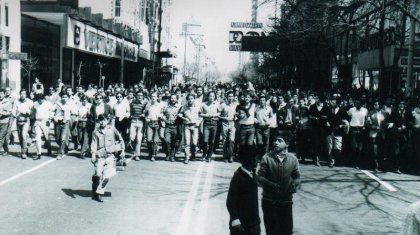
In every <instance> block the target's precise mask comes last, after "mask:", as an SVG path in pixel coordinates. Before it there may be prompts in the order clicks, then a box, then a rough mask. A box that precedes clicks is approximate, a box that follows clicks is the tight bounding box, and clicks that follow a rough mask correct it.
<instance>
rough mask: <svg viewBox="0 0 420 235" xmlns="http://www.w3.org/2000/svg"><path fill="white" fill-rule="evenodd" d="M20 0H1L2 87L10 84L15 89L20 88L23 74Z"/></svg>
mask: <svg viewBox="0 0 420 235" xmlns="http://www.w3.org/2000/svg"><path fill="white" fill-rule="evenodd" d="M15 12H20V2H19V1H14V0H0V46H1V61H0V64H1V73H0V76H1V82H0V87H2V88H4V87H5V86H10V87H11V88H12V89H13V90H14V91H17V90H19V89H20V85H21V84H20V76H21V59H22V58H21V57H20V46H21V29H20V24H21V19H20V15H19V14H14V13H15Z"/></svg>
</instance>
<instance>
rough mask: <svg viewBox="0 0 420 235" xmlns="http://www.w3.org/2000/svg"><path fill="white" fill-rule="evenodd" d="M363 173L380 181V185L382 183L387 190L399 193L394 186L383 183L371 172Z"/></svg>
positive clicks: (364, 171)
mask: <svg viewBox="0 0 420 235" xmlns="http://www.w3.org/2000/svg"><path fill="white" fill-rule="evenodd" d="M361 171H362V172H363V173H365V174H366V175H367V176H369V177H370V178H372V179H374V180H376V181H378V183H380V184H381V185H382V186H384V187H385V188H387V189H388V190H389V191H391V192H396V191H398V190H397V189H396V188H394V187H393V186H392V185H390V184H389V183H387V182H384V181H382V180H381V179H379V178H378V177H376V176H375V175H374V174H372V173H370V172H369V171H366V170H361Z"/></svg>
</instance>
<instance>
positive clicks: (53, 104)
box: [0, 80, 420, 173]
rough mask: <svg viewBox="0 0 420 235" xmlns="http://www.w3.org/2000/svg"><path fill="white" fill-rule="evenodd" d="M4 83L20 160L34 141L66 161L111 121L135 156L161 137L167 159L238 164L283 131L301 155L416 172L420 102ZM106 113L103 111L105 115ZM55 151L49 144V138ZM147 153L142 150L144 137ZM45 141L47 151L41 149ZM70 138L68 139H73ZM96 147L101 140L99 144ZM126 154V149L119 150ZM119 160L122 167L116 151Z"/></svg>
mask: <svg viewBox="0 0 420 235" xmlns="http://www.w3.org/2000/svg"><path fill="white" fill-rule="evenodd" d="M11 94H12V91H11V89H10V88H6V89H2V90H0V114H1V116H0V152H1V154H3V155H4V156H6V155H7V154H8V152H9V144H11V143H17V142H18V143H19V144H20V149H21V154H20V157H21V158H22V159H26V158H27V156H28V146H31V145H32V144H35V145H36V153H35V154H32V153H31V155H33V159H34V160H37V159H40V158H41V155H42V152H43V149H45V150H46V152H47V155H52V154H54V156H56V157H57V159H63V158H64V157H65V156H66V154H67V153H68V151H69V147H70V146H71V147H72V149H74V150H78V151H79V153H80V158H85V157H87V156H90V155H91V154H92V151H93V150H92V142H93V141H92V139H94V136H95V135H94V131H95V130H96V129H98V127H99V126H100V122H101V121H102V120H104V119H106V120H107V124H108V125H110V126H113V127H115V129H116V130H117V131H118V133H119V134H120V136H121V140H122V141H123V143H124V146H125V149H126V150H128V151H132V159H133V160H136V161H139V160H140V159H142V158H143V159H148V160H151V161H155V160H156V156H157V153H158V144H160V145H161V151H163V152H164V153H165V155H166V157H165V160H167V161H176V160H177V159H178V158H179V157H180V154H178V155H176V154H177V153H180V152H183V153H184V154H183V156H182V161H183V162H184V163H185V164H188V163H189V161H192V160H203V161H207V162H210V161H212V160H214V156H213V153H214V152H215V151H218V150H219V149H220V150H221V152H222V155H223V159H222V160H223V161H225V162H233V161H234V160H235V157H236V153H237V152H238V149H239V148H241V146H244V145H247V146H254V148H255V149H256V151H257V158H258V159H261V157H262V156H263V155H264V154H265V153H266V152H267V151H268V150H269V149H271V148H272V146H270V145H271V144H269V143H270V139H272V138H273V137H274V136H275V135H280V136H282V137H283V138H284V139H285V140H286V142H287V145H288V149H289V151H290V152H295V153H296V156H297V157H298V159H299V160H300V161H307V160H311V161H312V162H313V163H314V164H315V165H317V166H321V163H324V162H327V165H328V166H329V167H334V166H335V165H337V164H341V165H349V166H352V167H356V168H359V167H363V168H372V169H374V170H376V171H379V170H389V171H396V172H397V173H401V171H406V172H408V173H420V159H419V158H420V145H419V143H420V103H419V100H418V99H415V98H412V99H405V98H403V97H389V98H388V99H385V100H379V99H377V98H375V97H374V96H369V95H366V94H357V95H349V94H343V93H342V92H339V91H335V92H328V93H325V92H324V93H316V92H311V91H301V90H298V89H294V90H291V89H290V90H280V89H274V88H263V87H259V88H258V87H254V86H253V84H252V83H250V82H248V83H246V84H232V83H226V84H206V85H204V86H197V85H185V84H182V85H177V86H172V87H167V86H164V87H153V88H151V89H146V88H145V87H144V86H143V85H142V84H141V83H139V84H135V85H133V86H130V87H124V86H123V85H122V84H112V85H109V86H108V87H106V88H104V87H97V86H95V85H93V84H90V85H88V86H87V88H86V89H85V87H83V86H77V87H76V88H75V90H73V88H72V87H71V86H66V85H64V84H63V83H62V82H61V81H60V80H58V81H57V83H56V84H55V85H54V86H51V87H49V88H48V90H47V89H44V86H43V84H42V83H40V82H39V80H36V82H35V84H34V85H33V86H32V89H31V90H30V91H28V90H25V89H22V90H20V91H19V97H13V96H12V95H11ZM99 117H101V118H99ZM52 135H53V136H54V140H55V142H56V144H57V145H58V150H57V151H58V152H57V153H53V152H52V149H51V146H52V144H51V139H52V138H51V136H52ZM143 142H145V143H146V150H147V156H142V154H141V149H142V147H143V146H142V143H143ZM43 143H44V144H45V148H43ZM70 143H72V145H70ZM95 144H96V142H95ZM120 152H121V151H120ZM120 155H121V156H119V158H120V160H119V164H122V165H124V164H125V156H124V154H120Z"/></svg>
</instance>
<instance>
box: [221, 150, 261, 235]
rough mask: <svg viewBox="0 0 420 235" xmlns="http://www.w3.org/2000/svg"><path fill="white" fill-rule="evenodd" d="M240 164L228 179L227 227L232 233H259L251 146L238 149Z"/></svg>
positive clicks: (255, 181)
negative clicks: (228, 218) (230, 178)
mask: <svg viewBox="0 0 420 235" xmlns="http://www.w3.org/2000/svg"><path fill="white" fill-rule="evenodd" d="M239 159H240V162H241V164H242V166H241V167H239V168H238V169H237V170H236V171H235V173H234V175H233V177H232V180H231V181H230V186H229V191H228V195H227V200H226V206H227V209H228V211H229V214H230V220H229V228H230V234H232V235H242V234H247V235H259V234H260V233H261V228H260V223H261V220H260V216H259V209H258V183H257V178H256V175H255V168H256V167H257V161H256V158H255V151H254V147H253V146H246V145H245V146H242V147H241V148H240V149H239Z"/></svg>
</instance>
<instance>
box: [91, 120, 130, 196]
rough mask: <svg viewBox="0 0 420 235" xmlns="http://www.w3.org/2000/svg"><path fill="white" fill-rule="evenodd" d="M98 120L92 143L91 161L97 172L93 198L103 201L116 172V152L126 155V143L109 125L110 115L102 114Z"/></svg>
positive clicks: (93, 185) (93, 186)
mask: <svg viewBox="0 0 420 235" xmlns="http://www.w3.org/2000/svg"><path fill="white" fill-rule="evenodd" d="M97 120H98V122H99V126H98V129H97V130H95V132H94V134H93V136H92V143H91V145H90V149H91V154H92V159H91V161H92V163H93V165H94V167H95V174H94V175H93V176H92V199H93V200H96V201H98V202H103V200H102V195H104V194H105V188H106V186H107V184H108V182H109V179H110V178H111V177H112V176H114V175H115V174H116V168H115V156H114V154H116V153H120V156H124V154H125V153H124V149H125V145H124V141H123V139H122V137H121V135H120V133H119V132H118V131H117V129H115V128H114V127H112V126H111V125H109V117H108V115H106V114H101V115H99V116H98V118H97Z"/></svg>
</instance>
